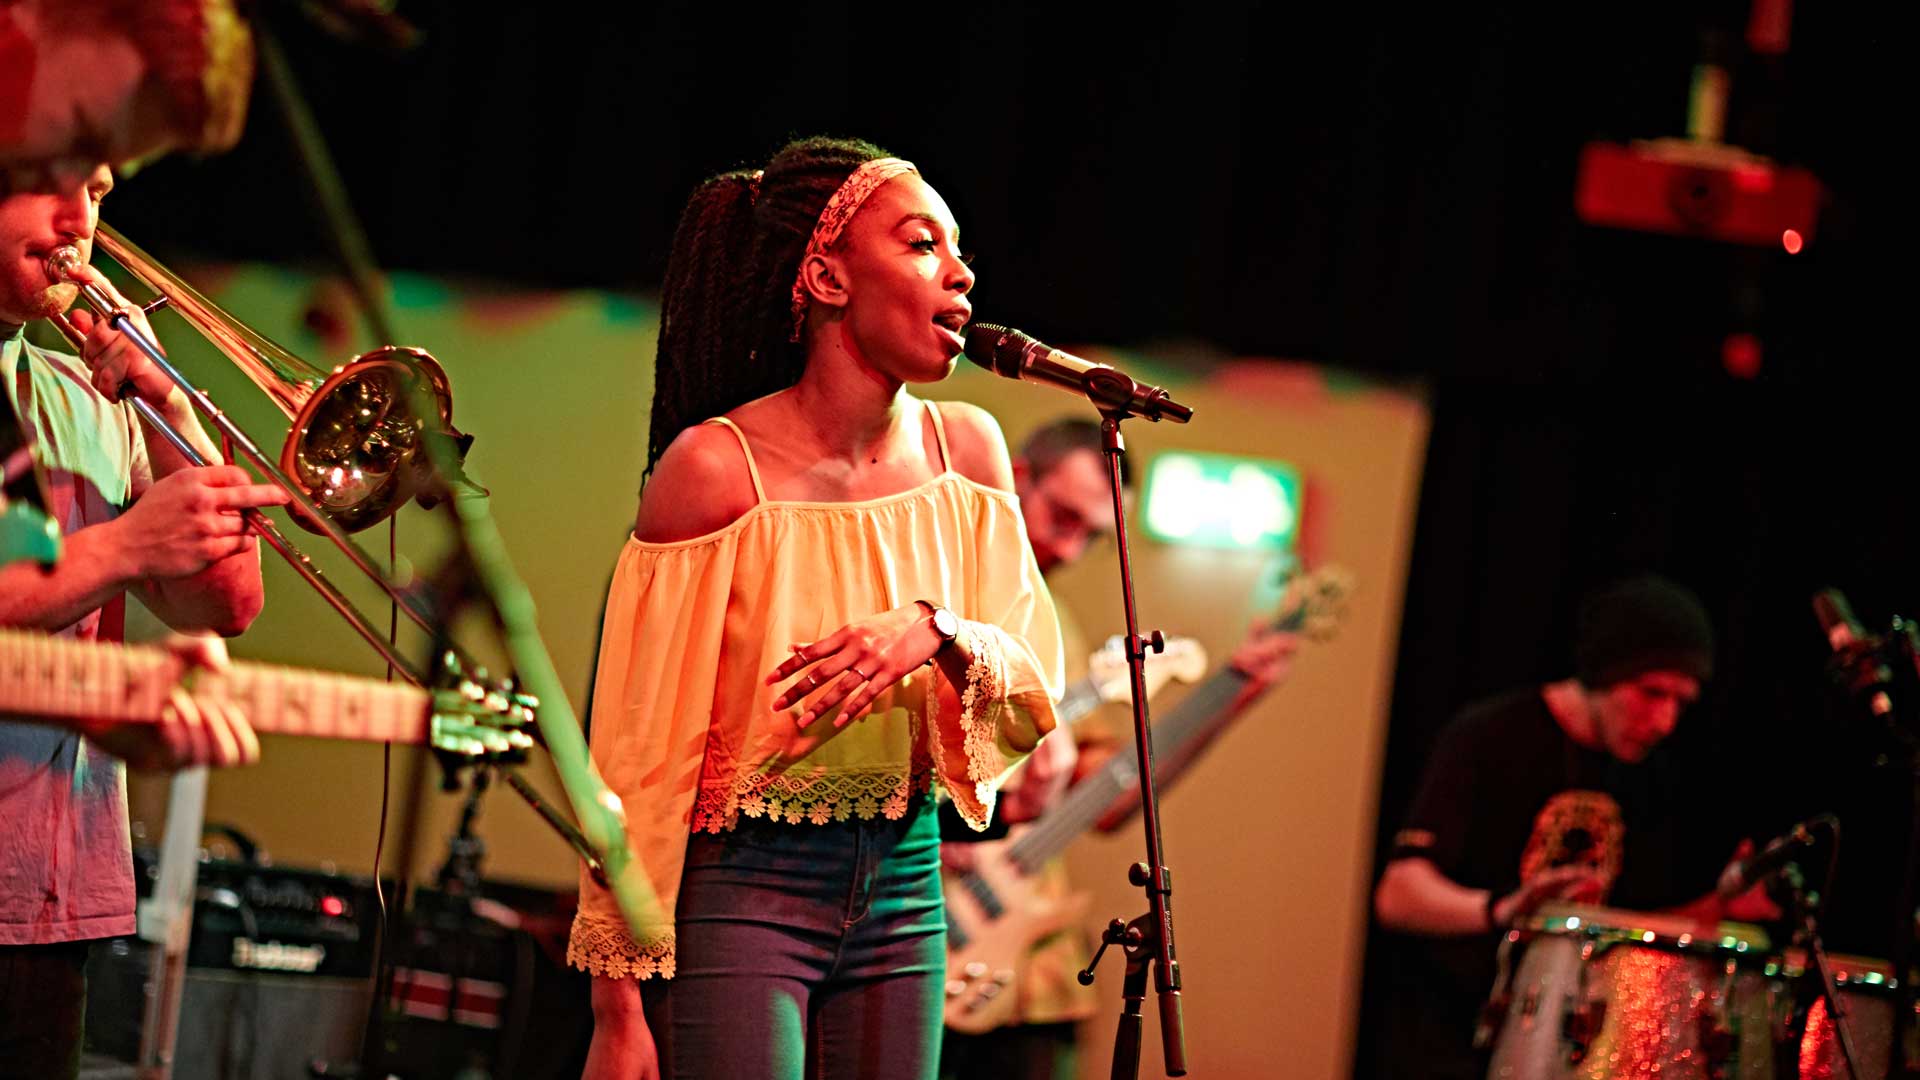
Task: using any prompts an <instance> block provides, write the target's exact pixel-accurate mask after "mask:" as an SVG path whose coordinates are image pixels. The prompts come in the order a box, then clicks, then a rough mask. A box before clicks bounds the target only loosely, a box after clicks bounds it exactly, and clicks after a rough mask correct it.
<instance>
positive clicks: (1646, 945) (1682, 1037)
mask: <svg viewBox="0 0 1920 1080" xmlns="http://www.w3.org/2000/svg"><path fill="white" fill-rule="evenodd" d="M1574 912H1579V914H1577V915H1576V914H1573V913H1574ZM1655 925H1658V927H1659V928H1658V929H1654V928H1653V926H1655ZM1718 929H1719V930H1721V931H1725V932H1722V933H1717V934H1707V935H1701V936H1700V937H1695V935H1693V934H1691V933H1688V932H1686V931H1685V930H1684V929H1682V928H1681V927H1680V925H1678V924H1676V923H1674V921H1673V920H1671V919H1661V918H1659V917H1656V916H1645V915H1638V914H1636V913H1632V912H1619V911H1610V910H1607V909H1590V908H1574V907H1571V906H1566V907H1561V908H1558V909H1555V910H1553V911H1551V912H1548V913H1546V914H1545V915H1544V917H1543V918H1541V919H1539V920H1536V921H1535V922H1534V923H1533V924H1532V925H1530V926H1529V927H1527V928H1524V929H1523V930H1521V931H1518V932H1517V933H1516V935H1515V944H1514V947H1515V948H1522V947H1523V948H1524V951H1522V952H1520V957H1519V966H1518V968H1517V969H1516V970H1515V971H1514V972H1513V974H1512V976H1511V978H1510V979H1509V980H1508V986H1509V987H1510V989H1509V991H1508V992H1509V994H1510V997H1511V1000H1510V1003H1509V1004H1508V1005H1507V1008H1506V1010H1505V1014H1504V1015H1505V1020H1504V1022H1503V1023H1502V1024H1501V1025H1500V1028H1499V1032H1498V1035H1497V1037H1496V1038H1495V1041H1494V1043H1493V1056H1492V1061H1491V1065H1490V1068H1489V1071H1488V1076H1489V1077H1490V1078H1494V1080H1607V1078H1612V1077H1619V1076H1648V1075H1655V1076H1662V1077H1668V1078H1672V1080H1711V1078H1713V1077H1715V1076H1725V1077H1729V1078H1738V1080H1772V1078H1773V1077H1774V1075H1775V1070H1774V1045H1775V1038H1776V1035H1777V1034H1778V1032H1779V1031H1780V1030H1781V1028H1782V1025H1783V1022H1784V1019H1785V1006H1786V998H1785V995H1784V990H1783V984H1782V982H1781V981H1780V980H1779V979H1777V978H1772V977H1769V976H1768V975H1767V974H1766V973H1765V971H1764V969H1763V965H1764V958H1765V954H1766V940H1765V935H1764V934H1762V933H1761V932H1759V931H1758V930H1757V929H1754V928H1748V927H1734V926H1725V927H1721V928H1718ZM1776 970H1777V969H1776ZM1723 1066H1724V1071H1720V1070H1721V1068H1722V1067H1723Z"/></svg>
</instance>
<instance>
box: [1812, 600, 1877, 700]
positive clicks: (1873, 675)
mask: <svg viewBox="0 0 1920 1080" xmlns="http://www.w3.org/2000/svg"><path fill="white" fill-rule="evenodd" d="M1813 617H1814V618H1815V619H1818V620H1819V621H1820V629H1821V630H1823V631H1825V632H1826V635H1827V644H1828V645H1830V646H1832V648H1833V655H1834V663H1835V664H1836V666H1837V667H1838V668H1839V669H1840V670H1841V671H1843V672H1846V673H1847V674H1848V675H1850V679H1849V680H1848V681H1849V685H1848V687H1847V688H1848V689H1849V690H1851V691H1853V692H1854V693H1860V694H1864V693H1866V692H1868V691H1872V696H1871V697H1869V698H1868V699H1867V707H1868V708H1869V709H1871V710H1872V711H1873V715H1875V716H1886V715H1888V714H1889V713H1891V712H1893V701H1892V700H1891V699H1890V698H1888V697H1887V692H1886V690H1884V689H1882V687H1885V686H1887V685H1888V684H1890V683H1892V682H1893V672H1892V671H1891V670H1890V669H1889V668H1888V667H1887V665H1886V664H1885V663H1883V662H1881V660H1880V658H1879V657H1878V656H1877V655H1875V650H1877V649H1878V648H1879V646H1880V640H1879V639H1878V638H1875V637H1871V636H1869V635H1868V634H1867V632H1866V631H1865V630H1864V629H1862V628H1861V626H1860V621H1859V620H1858V619H1855V618H1854V617H1853V607H1852V606H1851V605H1849V604H1848V603H1847V596H1846V594H1845V593H1843V592H1841V591H1840V590H1839V589H1821V590H1820V591H1819V592H1817V593H1814V594H1813Z"/></svg>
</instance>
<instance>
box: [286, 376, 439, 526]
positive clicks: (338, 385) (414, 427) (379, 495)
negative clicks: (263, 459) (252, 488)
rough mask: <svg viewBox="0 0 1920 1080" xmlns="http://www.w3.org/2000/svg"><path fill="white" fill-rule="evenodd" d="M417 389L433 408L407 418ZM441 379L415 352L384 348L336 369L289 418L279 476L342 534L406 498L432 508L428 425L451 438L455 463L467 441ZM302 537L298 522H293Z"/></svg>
mask: <svg viewBox="0 0 1920 1080" xmlns="http://www.w3.org/2000/svg"><path fill="white" fill-rule="evenodd" d="M416 388H417V390H420V391H424V392H425V397H426V398H427V399H428V400H431V401H432V402H433V404H434V406H435V412H436V415H434V416H433V417H431V418H427V417H422V416H419V415H417V414H415V413H414V412H413V410H412V408H411V403H412V402H413V401H414V400H416V399H415V397H414V395H415V393H416ZM452 401H453V398H452V396H451V394H450V393H449V390H448V386H447V376H446V372H444V371H442V370H441V368H440V364H439V362H438V361H436V360H435V359H434V358H433V357H432V356H430V355H428V354H427V353H426V351H425V350H422V349H410V348H402V347H399V346H388V347H386V348H384V349H376V350H374V351H373V352H370V353H364V354H362V355H360V356H357V357H355V358H354V359H353V360H352V361H350V362H348V363H346V364H343V365H342V366H340V367H339V368H336V369H335V370H334V372H333V374H332V375H329V376H328V377H327V378H326V379H325V380H323V381H322V382H321V383H320V385H319V386H318V387H316V388H314V390H313V391H312V394H311V395H310V396H309V397H308V398H307V400H306V403H305V404H304V405H302V406H301V408H300V411H299V412H298V413H297V414H296V415H295V416H294V419H293V427H292V430H291V431H289V432H288V433H287V441H286V444H285V445H284V446H283V447H281V450H280V471H281V472H283V473H286V474H287V476H288V477H290V478H291V479H292V480H293V481H294V482H295V483H297V484H299V485H300V487H301V490H303V491H305V492H306V494H307V497H308V498H310V499H312V500H313V501H314V504H315V505H317V506H319V507H320V509H321V510H322V511H324V512H325V513H326V515H327V516H328V517H330V518H332V519H333V520H334V521H336V522H338V523H339V524H340V527H341V528H343V529H345V530H346V531H348V532H359V531H360V530H361V529H365V528H367V527H368V526H371V525H374V524H377V523H379V522H380V521H383V520H385V519H386V518H387V516H388V515H390V514H392V513H394V512H395V511H396V510H398V509H399V508H400V507H401V506H403V505H405V504H406V503H407V501H408V500H410V499H419V500H420V503H421V505H423V506H429V507H430V506H433V505H434V504H435V503H436V502H438V501H439V497H440V495H441V494H443V492H442V491H441V490H440V489H439V486H438V485H437V484H436V482H435V480H434V472H433V466H432V463H431V460H430V456H429V454H428V453H427V450H426V448H425V447H424V446H423V445H422V442H423V440H425V439H426V438H427V436H428V425H429V423H431V424H432V429H433V430H434V431H436V432H445V433H447V434H448V435H450V436H452V437H453V438H454V439H455V440H456V442H455V445H456V447H457V449H458V450H459V452H460V454H461V456H462V457H464V456H465V454H466V449H467V445H468V444H469V443H470V442H472V438H471V437H470V436H466V435H462V434H460V433H459V432H457V431H455V430H454V428H453V416H452ZM294 520H295V521H298V522H300V524H301V525H302V526H303V527H306V528H308V529H309V530H310V531H311V530H312V527H311V526H310V525H308V524H307V522H306V520H305V517H304V516H303V515H298V514H296V515H294Z"/></svg>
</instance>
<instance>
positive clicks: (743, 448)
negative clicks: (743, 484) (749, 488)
mask: <svg viewBox="0 0 1920 1080" xmlns="http://www.w3.org/2000/svg"><path fill="white" fill-rule="evenodd" d="M707 423H709V424H719V425H720V426H721V427H724V428H726V429H727V430H728V431H731V432H733V437H734V438H736V439H739V440H740V452H741V453H742V454H745V455H746V456H747V475H748V476H750V477H752V478H753V497H754V500H755V501H757V502H766V501H767V491H766V489H765V488H763V487H761V486H760V467H759V466H758V465H755V464H754V463H753V447H751V446H748V445H747V433H746V432H744V431H741V430H740V425H738V424H736V423H734V422H733V421H731V420H729V419H727V418H726V417H724V416H716V417H714V418H713V419H711V420H708V421H707Z"/></svg>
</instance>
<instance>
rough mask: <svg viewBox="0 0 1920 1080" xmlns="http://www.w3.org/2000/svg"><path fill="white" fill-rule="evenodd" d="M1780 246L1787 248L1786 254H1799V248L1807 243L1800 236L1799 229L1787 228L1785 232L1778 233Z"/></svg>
mask: <svg viewBox="0 0 1920 1080" xmlns="http://www.w3.org/2000/svg"><path fill="white" fill-rule="evenodd" d="M1780 246H1781V247H1783V248H1786V249H1787V254H1789V255H1798V254H1800V249H1801V248H1803V247H1806V246H1807V244H1806V241H1805V240H1802V239H1801V238H1800V230H1799V229H1788V230H1787V231H1786V232H1783V233H1781V234H1780Z"/></svg>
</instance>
